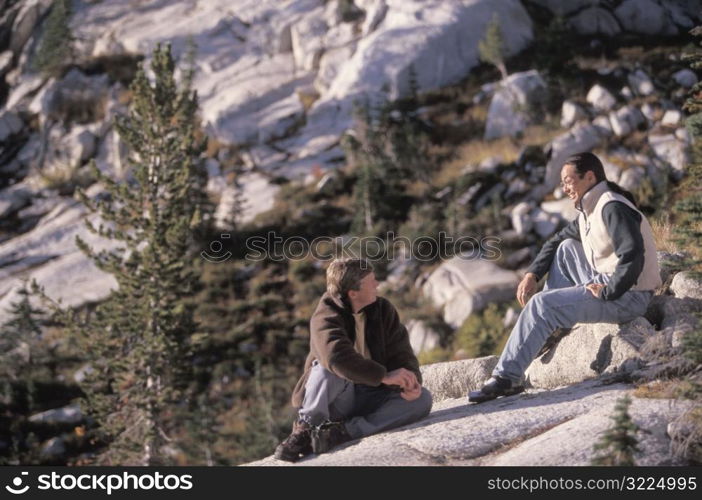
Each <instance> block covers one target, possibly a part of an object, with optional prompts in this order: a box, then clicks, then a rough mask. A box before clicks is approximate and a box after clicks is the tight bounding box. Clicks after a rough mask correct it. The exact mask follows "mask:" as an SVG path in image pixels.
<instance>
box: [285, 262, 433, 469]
mask: <svg viewBox="0 0 702 500" xmlns="http://www.w3.org/2000/svg"><path fill="white" fill-rule="evenodd" d="M377 287H378V282H377V281H376V279H375V274H374V273H373V268H372V266H371V265H370V263H368V262H367V261H365V260H363V259H337V260H335V261H333V262H332V263H331V264H330V265H329V267H328V269H327V292H326V293H325V294H324V295H323V296H322V298H321V299H320V301H319V304H318V305H317V309H316V310H315V312H314V313H313V315H312V319H311V320H310V353H309V355H308V356H307V360H306V361H305V371H304V374H303V375H302V377H301V378H300V380H299V381H298V383H297V385H296V386H295V389H294V391H293V395H292V404H293V406H294V407H296V408H298V409H299V412H298V419H297V421H296V422H295V423H294V424H293V432H292V433H291V434H290V435H289V436H288V437H287V438H286V439H285V440H284V441H283V442H282V443H281V444H280V445H278V447H277V448H276V450H275V457H276V458H278V459H280V460H286V461H290V462H295V461H297V460H299V459H300V458H302V457H304V456H306V455H309V454H310V453H313V452H314V453H324V452H326V451H328V450H329V449H331V448H333V447H334V446H337V445H339V444H341V443H344V442H346V441H349V440H352V439H358V438H361V437H363V436H368V435H370V434H375V433H377V432H380V431H383V430H387V429H391V428H394V427H399V426H401V425H405V424H409V423H411V422H415V421H417V420H419V419H421V418H424V417H425V416H426V415H428V414H429V411H430V410H431V404H432V398H431V394H430V393H429V391H427V390H426V389H425V388H423V387H422V386H421V382H422V375H421V373H420V371H419V362H418V361H417V358H416V357H415V355H414V352H413V351H412V347H411V346H410V343H409V337H408V335H407V329H406V328H405V327H404V326H403V325H402V323H400V318H399V315H398V314H397V311H396V310H395V308H394V307H393V306H392V304H391V303H390V302H389V301H388V300H387V299H384V298H383V297H378V296H377Z"/></svg>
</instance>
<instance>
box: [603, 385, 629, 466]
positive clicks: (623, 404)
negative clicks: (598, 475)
mask: <svg viewBox="0 0 702 500" xmlns="http://www.w3.org/2000/svg"><path fill="white" fill-rule="evenodd" d="M630 406H631V398H630V397H629V396H628V395H627V396H624V397H623V398H620V399H618V400H617V404H616V405H615V406H614V415H613V416H612V417H610V418H611V419H612V420H613V421H614V425H613V426H612V427H611V428H610V429H608V430H607V431H606V432H605V433H604V435H603V436H602V438H601V439H600V441H599V442H598V443H596V444H595V446H594V447H593V450H594V451H595V452H600V454H599V455H598V456H596V457H595V458H594V459H593V460H592V465H617V466H619V465H624V466H632V465H636V462H635V461H634V454H635V453H637V452H638V451H639V449H638V446H637V445H638V440H637V439H636V431H637V430H638V426H637V425H636V424H635V423H634V422H633V420H632V419H631V415H629V407H630Z"/></svg>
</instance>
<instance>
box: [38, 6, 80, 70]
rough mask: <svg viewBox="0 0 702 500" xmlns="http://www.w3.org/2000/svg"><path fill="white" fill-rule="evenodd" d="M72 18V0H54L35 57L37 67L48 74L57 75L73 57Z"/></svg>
mask: <svg viewBox="0 0 702 500" xmlns="http://www.w3.org/2000/svg"><path fill="white" fill-rule="evenodd" d="M70 18H71V1H70V0H54V3H53V4H52V6H51V12H50V13H49V16H48V18H47V19H46V27H45V30H44V34H43V36H42V39H41V42H40V44H39V48H38V49H37V54H36V59H35V65H36V67H37V69H39V70H40V71H41V72H43V73H45V74H46V75H48V76H57V75H58V73H60V71H61V69H62V68H63V67H64V66H65V65H66V64H67V63H68V61H69V59H70V57H71V42H72V41H73V36H72V35H71V30H70V27H69V25H68V22H69V19H70Z"/></svg>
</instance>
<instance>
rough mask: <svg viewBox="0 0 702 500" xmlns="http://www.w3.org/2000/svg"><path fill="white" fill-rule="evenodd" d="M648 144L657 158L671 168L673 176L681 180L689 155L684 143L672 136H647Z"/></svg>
mask: <svg viewBox="0 0 702 500" xmlns="http://www.w3.org/2000/svg"><path fill="white" fill-rule="evenodd" d="M648 144H649V146H651V149H653V152H654V153H655V154H656V156H657V157H658V158H660V159H661V160H663V161H664V162H666V163H667V164H669V165H670V166H671V167H672V168H673V174H674V175H675V176H676V177H677V178H681V177H682V176H683V173H684V171H685V167H686V166H687V163H688V159H689V154H688V148H687V145H686V144H685V142H684V141H681V140H679V139H678V138H677V137H676V136H675V135H673V134H663V135H660V134H649V136H648Z"/></svg>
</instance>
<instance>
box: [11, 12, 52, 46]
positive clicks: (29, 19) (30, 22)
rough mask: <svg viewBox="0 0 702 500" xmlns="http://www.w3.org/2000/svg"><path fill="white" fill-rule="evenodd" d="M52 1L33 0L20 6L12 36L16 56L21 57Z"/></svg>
mask: <svg viewBox="0 0 702 500" xmlns="http://www.w3.org/2000/svg"><path fill="white" fill-rule="evenodd" d="M52 3H53V2H52V0H32V1H27V2H24V3H23V4H22V5H21V6H20V9H19V12H18V13H17V17H15V21H14V24H13V26H12V35H11V37H10V50H11V51H12V53H13V54H14V55H15V57H19V55H20V53H21V52H22V49H24V45H25V44H26V43H27V41H28V40H29V39H30V38H31V36H32V33H33V32H34V29H35V28H36V26H37V24H38V23H39V20H40V19H41V18H42V16H43V15H44V14H45V13H46V11H47V10H49V8H50V7H51V4H52Z"/></svg>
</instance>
